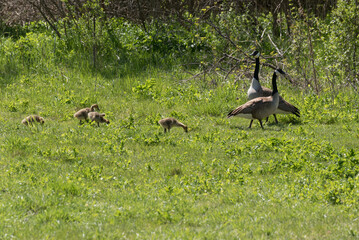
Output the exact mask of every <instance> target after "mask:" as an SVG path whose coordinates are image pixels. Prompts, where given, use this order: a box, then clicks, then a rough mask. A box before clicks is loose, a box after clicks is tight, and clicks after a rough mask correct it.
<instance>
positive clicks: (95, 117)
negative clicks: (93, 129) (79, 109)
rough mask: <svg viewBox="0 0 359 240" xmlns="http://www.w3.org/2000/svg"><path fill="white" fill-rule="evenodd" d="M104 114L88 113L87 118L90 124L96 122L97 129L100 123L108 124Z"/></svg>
mask: <svg viewBox="0 0 359 240" xmlns="http://www.w3.org/2000/svg"><path fill="white" fill-rule="evenodd" d="M105 115H106V114H104V113H98V112H90V113H89V114H88V117H89V118H90V120H91V122H94V121H95V122H97V126H98V127H99V126H100V123H103V122H104V123H107V124H109V123H110V121H109V120H107V119H106V118H104V116H105Z"/></svg>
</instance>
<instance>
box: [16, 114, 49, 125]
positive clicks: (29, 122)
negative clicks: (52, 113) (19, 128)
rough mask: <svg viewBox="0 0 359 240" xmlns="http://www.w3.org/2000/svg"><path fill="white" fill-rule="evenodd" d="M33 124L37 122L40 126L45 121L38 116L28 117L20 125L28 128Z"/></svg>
mask: <svg viewBox="0 0 359 240" xmlns="http://www.w3.org/2000/svg"><path fill="white" fill-rule="evenodd" d="M35 122H38V123H41V124H44V123H45V120H44V118H43V117H40V116H38V115H30V116H27V117H26V118H24V119H23V120H22V121H21V123H22V124H24V125H25V126H29V125H31V126H32V124H33V123H35Z"/></svg>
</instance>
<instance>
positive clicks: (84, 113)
mask: <svg viewBox="0 0 359 240" xmlns="http://www.w3.org/2000/svg"><path fill="white" fill-rule="evenodd" d="M95 109H97V110H100V108H99V107H98V105H97V104H93V105H92V106H91V108H83V109H80V110H79V111H77V112H76V113H75V114H74V117H75V118H77V119H78V120H80V124H81V123H82V120H86V121H87V119H88V113H89V112H94V111H95Z"/></svg>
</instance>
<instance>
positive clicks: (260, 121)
mask: <svg viewBox="0 0 359 240" xmlns="http://www.w3.org/2000/svg"><path fill="white" fill-rule="evenodd" d="M258 121H259V123H260V124H261V127H262V129H263V130H264V127H263V124H262V120H259V119H258Z"/></svg>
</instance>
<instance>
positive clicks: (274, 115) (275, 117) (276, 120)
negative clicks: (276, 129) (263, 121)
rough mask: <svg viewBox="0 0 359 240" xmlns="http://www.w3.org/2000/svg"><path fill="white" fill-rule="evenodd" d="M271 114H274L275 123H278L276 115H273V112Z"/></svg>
mask: <svg viewBox="0 0 359 240" xmlns="http://www.w3.org/2000/svg"><path fill="white" fill-rule="evenodd" d="M273 116H274V119H275V123H276V124H278V120H277V117H276V115H275V114H273ZM267 119H268V118H267Z"/></svg>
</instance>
